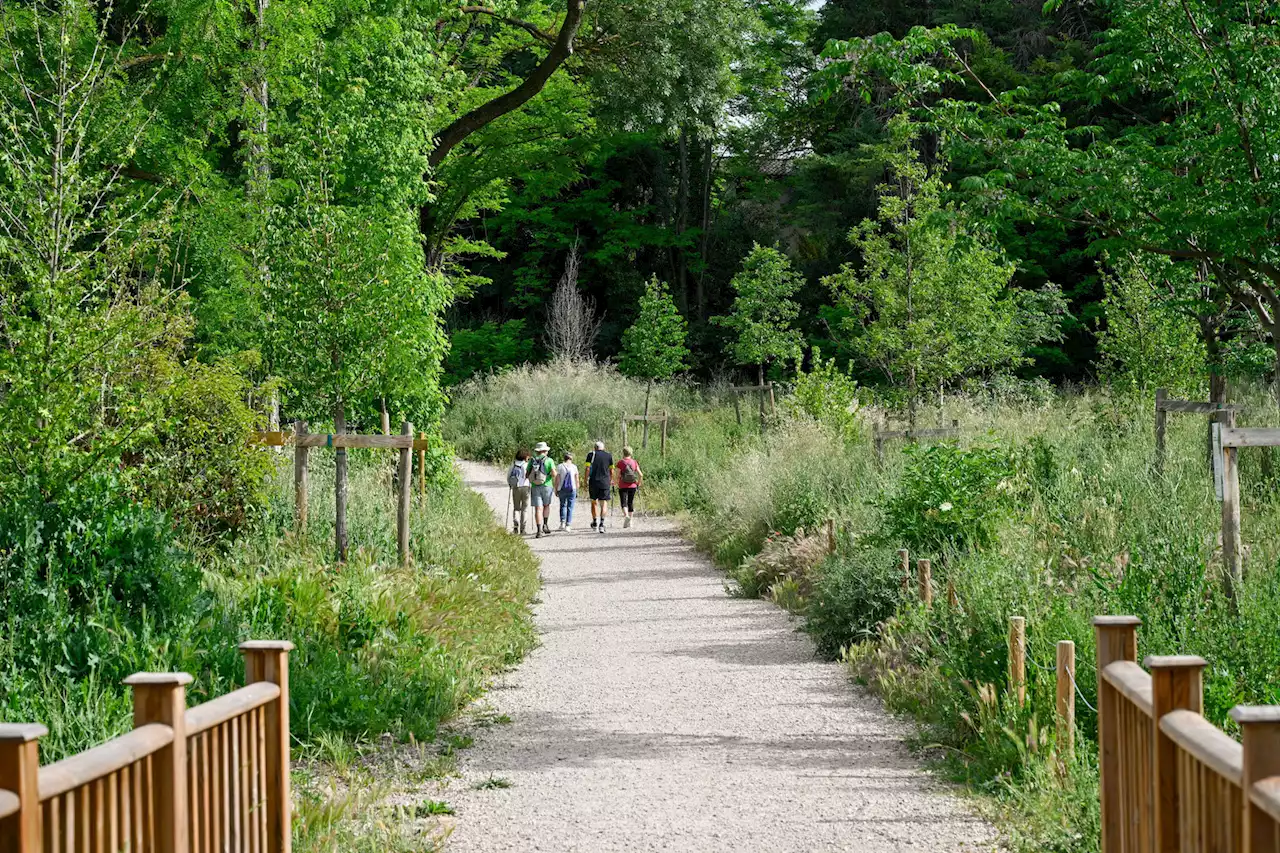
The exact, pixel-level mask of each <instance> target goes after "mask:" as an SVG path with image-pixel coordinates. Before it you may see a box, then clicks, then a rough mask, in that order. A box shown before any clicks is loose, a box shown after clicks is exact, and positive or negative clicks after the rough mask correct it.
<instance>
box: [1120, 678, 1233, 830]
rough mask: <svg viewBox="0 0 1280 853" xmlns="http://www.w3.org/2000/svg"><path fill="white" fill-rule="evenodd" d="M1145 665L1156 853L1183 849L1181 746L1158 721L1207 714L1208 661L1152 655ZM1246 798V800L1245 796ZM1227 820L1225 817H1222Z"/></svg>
mask: <svg viewBox="0 0 1280 853" xmlns="http://www.w3.org/2000/svg"><path fill="white" fill-rule="evenodd" d="M1143 663H1144V664H1145V665H1146V667H1147V669H1149V670H1151V716H1152V720H1153V721H1155V723H1156V725H1153V726H1152V727H1151V728H1152V731H1153V732H1154V740H1153V743H1152V752H1151V774H1152V775H1151V778H1152V797H1151V806H1152V810H1153V812H1154V814H1153V825H1154V827H1155V847H1154V850H1155V853H1178V851H1179V850H1181V849H1182V845H1181V841H1180V839H1179V835H1180V833H1179V830H1180V826H1179V820H1178V811H1179V809H1178V749H1179V747H1178V745H1177V744H1176V743H1174V741H1173V739H1172V738H1170V737H1169V736H1168V735H1167V734H1165V733H1164V732H1163V731H1162V730H1161V729H1160V726H1159V720H1160V718H1161V717H1163V716H1164V715H1165V714H1167V713H1169V712H1170V711H1179V710H1186V711H1192V712H1194V713H1197V714H1200V713H1203V711H1204V698H1203V687H1202V672H1203V670H1204V668H1205V666H1206V665H1207V662H1206V661H1205V659H1204V658H1202V657H1196V656H1195V655H1168V656H1149V657H1147V659H1146V660H1145V661H1143ZM1246 799H1247V797H1246ZM1223 817H1224V818H1225V816H1223Z"/></svg>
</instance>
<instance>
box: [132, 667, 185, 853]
mask: <svg viewBox="0 0 1280 853" xmlns="http://www.w3.org/2000/svg"><path fill="white" fill-rule="evenodd" d="M124 683H125V684H127V685H129V686H130V687H132V688H133V727H134V728H138V727H139V726H145V725H147V724H148V723H162V724H164V725H166V726H169V727H170V728H171V729H173V743H171V744H169V745H168V746H166V747H164V748H163V749H161V750H160V751H158V752H156V753H155V755H154V756H153V757H152V759H151V761H152V774H153V777H152V790H151V808H152V809H153V812H152V813H153V815H154V820H155V832H156V850H157V851H158V853H187V850H188V849H189V848H188V844H189V837H188V821H189V820H190V814H189V813H188V795H187V685H188V684H190V683H191V676H190V675H187V674H186V673H185V672H137V673H134V674H133V675H131V676H129V677H128V678H126V679H125V680H124Z"/></svg>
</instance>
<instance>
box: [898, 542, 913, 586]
mask: <svg viewBox="0 0 1280 853" xmlns="http://www.w3.org/2000/svg"><path fill="white" fill-rule="evenodd" d="M898 569H899V571H900V572H901V574H902V594H903V595H906V594H907V590H909V589H911V552H909V551H908V550H907V549H906V548H899V549H898Z"/></svg>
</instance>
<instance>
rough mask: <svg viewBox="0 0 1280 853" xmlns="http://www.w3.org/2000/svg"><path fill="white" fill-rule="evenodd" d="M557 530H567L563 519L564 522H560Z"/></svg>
mask: <svg viewBox="0 0 1280 853" xmlns="http://www.w3.org/2000/svg"><path fill="white" fill-rule="evenodd" d="M556 530H557V531H559V532H560V533H564V531H565V526H564V522H563V521H562V522H560V526H559V527H557V528H556Z"/></svg>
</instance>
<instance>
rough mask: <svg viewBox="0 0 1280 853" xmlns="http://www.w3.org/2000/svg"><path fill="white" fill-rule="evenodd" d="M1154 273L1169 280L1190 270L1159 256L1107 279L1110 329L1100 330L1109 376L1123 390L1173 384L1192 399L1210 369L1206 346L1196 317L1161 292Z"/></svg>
mask: <svg viewBox="0 0 1280 853" xmlns="http://www.w3.org/2000/svg"><path fill="white" fill-rule="evenodd" d="M1153 272H1154V273H1156V274H1157V275H1159V274H1160V273H1163V274H1164V275H1163V278H1164V280H1165V283H1168V279H1169V278H1170V277H1177V276H1182V275H1189V274H1190V270H1180V269H1177V268H1174V267H1173V266H1172V264H1169V263H1167V262H1161V261H1159V260H1149V261H1148V262H1147V263H1145V264H1144V263H1142V262H1140V261H1137V260H1133V261H1130V262H1129V263H1126V264H1122V265H1120V267H1119V269H1117V271H1116V273H1115V274H1114V275H1111V276H1106V277H1105V278H1104V282H1105V285H1106V289H1107V297H1106V299H1105V300H1104V301H1103V307H1104V309H1105V314H1104V318H1105V321H1106V327H1105V328H1103V329H1102V330H1101V331H1100V332H1099V333H1098V351H1099V352H1100V353H1101V354H1102V356H1103V358H1104V359H1105V360H1104V362H1103V371H1104V376H1105V377H1106V379H1107V380H1108V382H1110V384H1112V385H1113V386H1116V387H1119V388H1128V389H1133V390H1138V391H1143V392H1152V391H1154V390H1155V389H1156V388H1168V389H1169V390H1170V391H1172V392H1174V393H1175V395H1178V396H1187V397H1191V396H1193V395H1194V394H1196V393H1197V392H1198V391H1199V390H1200V386H1201V385H1202V381H1201V377H1203V376H1204V375H1205V373H1206V370H1205V368H1206V364H1205V352H1204V344H1203V343H1202V342H1201V341H1200V339H1199V336H1198V332H1197V329H1196V324H1195V319H1194V317H1193V316H1188V315H1187V314H1186V313H1184V312H1183V311H1180V310H1179V309H1178V304H1177V303H1175V302H1173V301H1171V300H1169V299H1168V298H1167V296H1165V295H1164V294H1162V293H1161V292H1160V291H1159V290H1157V286H1158V284H1157V282H1158V281H1159V279H1155V280H1153V278H1152V277H1151V274H1152V273H1153Z"/></svg>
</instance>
